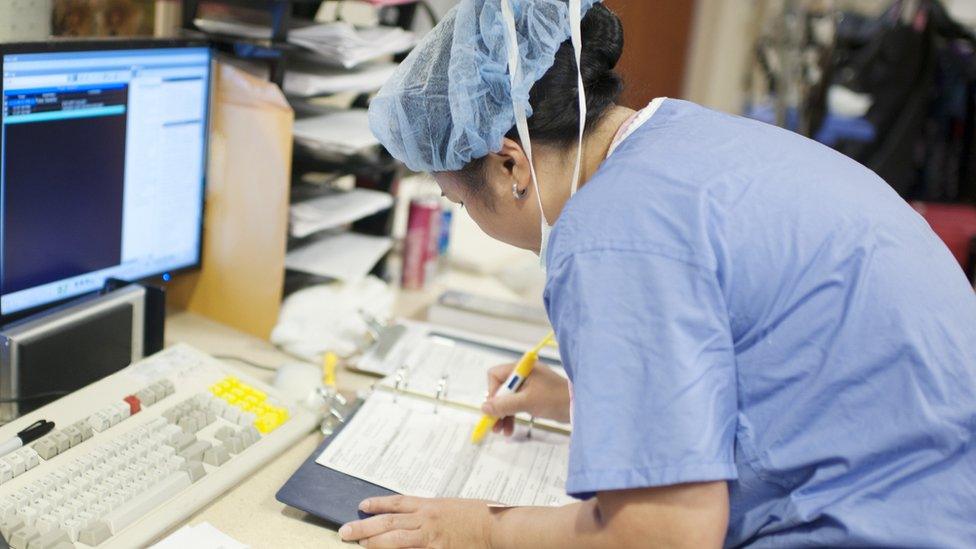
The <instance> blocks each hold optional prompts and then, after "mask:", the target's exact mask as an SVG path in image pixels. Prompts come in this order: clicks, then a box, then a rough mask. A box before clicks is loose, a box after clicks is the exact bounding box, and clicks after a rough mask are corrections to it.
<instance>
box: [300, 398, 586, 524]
mask: <svg viewBox="0 0 976 549" xmlns="http://www.w3.org/2000/svg"><path fill="white" fill-rule="evenodd" d="M478 418H479V415H478V414H477V413H475V412H469V411H466V410H461V409H457V408H451V407H448V406H444V405H442V406H440V407H439V408H438V409H437V411H436V412H435V411H434V404H433V403H432V402H428V401H423V400H420V399H416V398H412V397H408V396H403V395H401V396H400V397H399V398H397V399H396V400H395V397H394V395H393V394H391V393H387V392H385V391H377V392H376V393H374V394H373V395H372V396H371V397H370V398H369V399H368V400H367V401H366V403H365V404H363V406H362V408H360V409H359V411H358V412H357V413H356V415H355V416H354V417H353V419H352V421H351V422H350V423H349V424H348V425H346V426H345V428H343V430H342V432H340V433H339V434H338V435H337V436H336V439H335V440H334V441H333V442H332V443H331V444H329V446H328V447H327V448H326V449H325V450H324V451H323V452H322V454H321V455H319V457H318V458H317V459H316V462H317V463H318V464H320V465H324V466H326V467H330V468H332V469H335V470H336V471H339V472H342V473H345V474H348V475H352V476H355V477H358V478H361V479H364V480H366V481H369V482H372V483H374V484H378V485H380V486H383V487H385V488H388V489H390V490H393V491H395V492H399V493H402V494H407V495H413V496H421V497H461V498H474V499H483V500H487V501H491V502H494V503H500V504H504V505H564V504H567V503H571V502H572V501H573V499H572V498H570V497H569V496H567V495H566V492H565V484H566V473H567V468H568V464H569V437H568V436H567V435H564V434H556V433H551V432H546V431H542V430H539V429H536V430H535V431H534V432H533V435H532V438H526V437H525V433H524V432H520V434H517V435H516V436H515V437H513V438H511V439H507V438H505V437H502V436H499V435H490V436H489V437H488V438H487V439H486V440H485V441H484V442H483V443H482V444H480V445H474V444H471V442H470V436H471V429H472V428H473V427H474V425H475V423H476V422H477V421H478Z"/></svg>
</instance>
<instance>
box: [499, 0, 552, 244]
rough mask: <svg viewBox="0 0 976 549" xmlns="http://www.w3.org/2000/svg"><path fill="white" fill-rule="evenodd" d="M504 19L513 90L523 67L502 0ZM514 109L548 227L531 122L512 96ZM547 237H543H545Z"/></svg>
mask: <svg viewBox="0 0 976 549" xmlns="http://www.w3.org/2000/svg"><path fill="white" fill-rule="evenodd" d="M501 7H502V18H503V20H504V22H505V37H506V39H507V40H506V42H507V43H508V78H509V82H510V83H511V86H512V90H513V91H514V90H515V86H516V85H517V84H518V82H519V81H520V80H521V78H522V67H521V64H520V62H519V49H518V37H517V36H516V35H515V14H514V13H513V12H512V5H511V4H510V3H509V0H501ZM512 109H513V110H514V111H515V128H516V129H517V130H518V135H519V140H521V141H522V150H524V151H525V157H526V158H527V159H528V160H529V173H530V174H531V177H532V184H533V185H534V186H535V198H536V201H538V203H539V212H540V213H541V214H542V225H547V224H548V220H547V219H546V212H545V210H544V209H543V208H542V192H541V191H540V189H539V179H538V178H537V177H536V175H535V162H534V161H533V160H532V141H531V140H530V139H529V122H528V119H527V117H526V116H525V107H524V106H523V105H522V104H521V103H520V102H519V101H518V100H517V99H516V98H515V95H514V94H513V95H512ZM544 236H545V235H543V237H544Z"/></svg>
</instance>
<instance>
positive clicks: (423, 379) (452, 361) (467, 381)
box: [383, 336, 519, 408]
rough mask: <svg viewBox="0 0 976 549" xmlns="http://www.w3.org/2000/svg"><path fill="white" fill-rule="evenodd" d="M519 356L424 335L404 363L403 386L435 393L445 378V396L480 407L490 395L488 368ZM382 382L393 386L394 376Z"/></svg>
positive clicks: (423, 392) (445, 397)
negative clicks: (404, 383)
mask: <svg viewBox="0 0 976 549" xmlns="http://www.w3.org/2000/svg"><path fill="white" fill-rule="evenodd" d="M518 359H519V356H518V355H517V354H511V353H503V352H492V351H491V350H488V349H482V348H478V347H472V346H469V345H464V344H462V343H457V342H455V341H453V340H451V339H447V338H443V337H437V336H429V337H425V338H422V339H420V340H418V341H417V343H416V344H415V345H414V346H413V348H412V349H411V351H410V353H409V354H408V355H407V357H406V360H404V362H403V368H404V370H405V372H404V374H405V375H404V377H405V379H406V386H405V387H404V388H405V389H406V390H411V391H416V392H418V393H420V394H423V395H427V396H433V395H436V394H437V391H438V384H439V383H440V380H441V379H442V378H443V379H445V386H444V389H445V391H446V393H445V394H443V395H442V398H444V399H447V400H451V401H453V402H458V403H461V404H464V405H467V406H471V407H473V408H478V407H480V406H481V403H482V402H484V400H485V397H486V396H487V395H488V370H489V369H490V368H492V367H493V366H498V365H499V364H509V363H512V362H515V361H516V360H518ZM383 384H384V385H387V386H391V387H392V386H393V384H394V376H390V377H387V378H386V379H384V380H383Z"/></svg>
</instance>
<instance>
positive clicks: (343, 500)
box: [275, 408, 396, 526]
mask: <svg viewBox="0 0 976 549" xmlns="http://www.w3.org/2000/svg"><path fill="white" fill-rule="evenodd" d="M356 411H358V408H357V410H356ZM354 415H355V413H353V414H350V416H349V417H348V418H347V419H346V423H348V422H349V420H351V419H352V417H353V416H354ZM346 423H343V424H340V425H339V427H338V428H336V430H335V431H334V432H333V433H332V435H331V436H329V437H327V438H326V439H325V440H324V441H323V442H322V444H319V446H318V447H317V448H316V449H315V451H314V452H312V455H310V456H308V459H306V460H305V461H304V462H303V463H302V465H301V466H300V467H299V468H298V470H296V471H295V472H294V473H293V474H292V475H291V478H289V479H288V481H287V482H285V484H284V485H283V486H282V487H281V488H280V489H279V490H278V493H277V494H275V499H277V500H278V501H280V502H281V503H284V504H285V505H288V506H291V507H294V508H296V509H300V510H302V511H305V512H306V513H309V514H312V515H315V516H317V517H319V518H321V519H324V520H326V521H327V522H329V523H331V524H334V525H336V526H339V525H342V524H345V523H347V522H351V521H354V520H359V519H362V518H366V517H368V516H370V515H368V514H367V513H363V512H362V511H360V510H359V502H361V501H363V500H364V499H366V498H370V497H377V496H391V495H396V492H394V491H392V490H389V489H386V488H383V487H382V486H378V485H376V484H373V483H372V482H366V481H365V480H363V479H361V478H357V477H354V476H351V475H347V474H345V473H340V472H339V471H336V470H335V469H330V468H328V467H325V466H324V465H319V464H318V463H315V459H316V458H318V457H319V455H320V454H321V453H322V451H323V450H325V449H326V448H327V447H328V446H329V444H330V443H331V442H332V441H333V440H335V437H336V436H337V435H338V434H339V432H340V431H342V429H343V428H344V427H345V425H346Z"/></svg>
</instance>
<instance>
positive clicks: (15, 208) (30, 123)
mask: <svg viewBox="0 0 976 549" xmlns="http://www.w3.org/2000/svg"><path fill="white" fill-rule="evenodd" d="M209 81H210V53H209V50H207V49H206V48H186V47H184V48H167V49H139V50H115V51H97V52H91V51H89V52H58V53H30V54H8V55H4V56H3V115H2V151H0V210H2V213H0V216H2V220H0V246H2V252H0V311H2V312H3V313H4V314H9V313H14V312H17V311H23V310H25V309H29V308H33V307H36V306H39V305H44V304H47V303H51V302H54V301H58V300H61V299H65V298H68V297H72V296H77V295H80V294H83V293H86V292H91V291H94V290H97V289H99V288H101V287H102V286H103V285H104V283H105V280H106V279H107V278H119V279H123V280H135V279H139V278H143V277H146V276H150V275H154V274H158V273H162V272H166V271H169V270H174V269H178V268H182V267H187V266H191V265H194V264H196V263H197V262H198V261H199V252H200V238H201V225H202V224H201V222H202V219H201V216H202V207H203V184H204V172H205V169H206V166H205V164H206V162H205V155H206V144H207V112H208V97H209Z"/></svg>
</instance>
